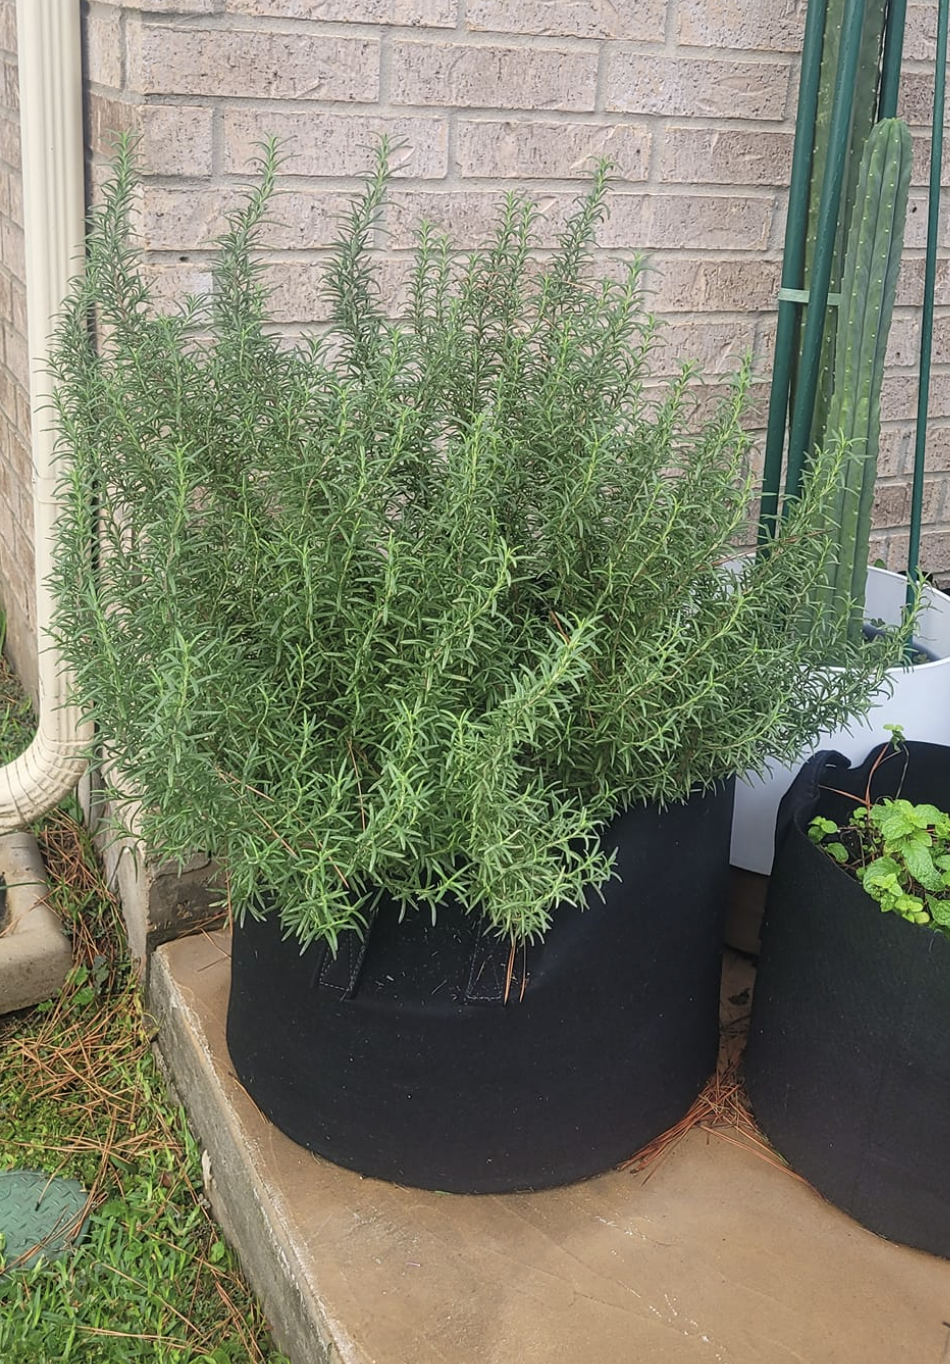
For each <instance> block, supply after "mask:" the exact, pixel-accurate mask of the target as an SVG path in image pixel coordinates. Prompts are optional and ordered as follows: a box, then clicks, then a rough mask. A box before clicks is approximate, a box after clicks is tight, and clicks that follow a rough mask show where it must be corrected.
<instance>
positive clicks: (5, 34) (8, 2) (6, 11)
mask: <svg viewBox="0 0 950 1364" xmlns="http://www.w3.org/2000/svg"><path fill="white" fill-rule="evenodd" d="M0 52H16V0H3V3H2V4H0Z"/></svg>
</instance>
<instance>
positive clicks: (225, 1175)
mask: <svg viewBox="0 0 950 1364" xmlns="http://www.w3.org/2000/svg"><path fill="white" fill-rule="evenodd" d="M742 969H743V968H742V967H741V966H740V965H739V964H738V963H737V962H736V961H735V960H733V961H731V962H730V972H731V973H732V974H731V975H730V978H729V982H728V984H727V988H726V994H728V995H734V994H735V993H736V992H737V990H738V989H739V988H740V987H741V984H742V980H743V977H742ZM737 971H738V973H739V974H738V975H737V974H736V972H737ZM228 973H229V939H228V937H227V935H226V934H223V933H219V934H210V935H203V936H198V937H193V938H187V939H182V940H179V941H178V942H175V943H170V944H167V945H166V946H164V947H162V948H160V949H159V950H158V951H157V952H156V954H155V956H154V958H153V962H152V970H151V978H150V1002H151V1008H152V1010H153V1012H154V1013H155V1015H156V1017H157V1019H158V1021H159V1047H160V1050H161V1052H162V1055H163V1057H164V1059H165V1062H166V1064H167V1066H168V1067H169V1069H170V1071H171V1074H172V1076H173V1080H174V1084H175V1085H176V1087H177V1089H178V1092H179V1094H180V1096H181V1098H182V1100H183V1102H184V1104H185V1106H186V1108H187V1110H188V1112H189V1115H190V1118H191V1121H192V1124H193V1127H194V1130H195V1132H196V1134H197V1135H198V1137H199V1139H200V1140H201V1142H202V1143H203V1144H204V1146H205V1148H206V1151H207V1161H206V1165H207V1168H208V1172H209V1182H208V1184H209V1196H210V1198H211V1202H212V1206H213V1208H214V1210H215V1213H216V1214H217V1216H218V1218H219V1219H220V1221H221V1223H222V1226H223V1227H224V1230H225V1233H226V1235H227V1236H228V1238H229V1239H230V1240H231V1241H232V1243H233V1244H234V1245H235V1246H236V1248H237V1250H238V1253H239V1254H240V1256H241V1259H242V1261H243V1263H244V1267H245V1269H246V1271H247V1273H248V1275H249V1277H250V1279H251V1281H252V1282H253V1284H254V1286H255V1287H256V1289H257V1291H258V1293H259V1294H260V1296H261V1299H262V1301H263V1304H264V1308H265V1311H266V1312H267V1313H268V1316H269V1319H270V1321H271V1324H272V1327H273V1330H274V1335H275V1338H276V1340H277V1341H278V1342H279V1344H280V1345H281V1347H282V1348H283V1349H284V1350H285V1351H286V1352H287V1353H288V1354H289V1356H290V1357H291V1359H292V1360H293V1361H294V1364H786V1362H787V1364H904V1361H908V1364H909V1362H910V1361H914V1364H946V1361H948V1360H950V1327H948V1322H950V1262H947V1261H944V1260H939V1259H936V1258H934V1257H931V1256H928V1255H924V1254H922V1253H920V1252H917V1251H912V1250H908V1249H906V1248H904V1247H900V1246H894V1245H891V1244H890V1243H888V1242H886V1241H883V1240H881V1239H880V1238H879V1237H877V1236H874V1235H872V1234H871V1233H870V1232H868V1231H865V1230H864V1229H863V1228H861V1227H860V1226H858V1225H857V1224H856V1223H854V1222H853V1221H851V1219H850V1218H848V1217H846V1216H845V1215H844V1214H843V1213H840V1212H838V1211H837V1210H836V1209H834V1208H832V1207H830V1206H829V1205H828V1204H826V1203H825V1202H824V1201H823V1200H822V1199H821V1198H820V1197H819V1196H818V1195H817V1194H816V1193H815V1192H814V1191H813V1190H811V1189H810V1188H809V1187H808V1186H807V1185H806V1184H804V1183H803V1182H802V1181H800V1180H799V1179H798V1178H797V1177H796V1176H794V1175H792V1174H790V1173H789V1172H788V1171H786V1170H784V1169H781V1168H779V1167H778V1166H777V1165H776V1164H774V1163H771V1162H770V1161H769V1160H767V1159H765V1158H763V1157H762V1156H761V1155H760V1154H756V1153H754V1152H753V1151H751V1150H750V1149H748V1148H747V1147H742V1146H737V1145H735V1144H733V1143H731V1142H730V1141H729V1140H726V1139H724V1138H723V1137H721V1136H719V1135H715V1134H709V1133H705V1132H702V1131H699V1130H694V1131H692V1132H691V1133H690V1134H689V1135H688V1136H687V1137H686V1138H684V1139H683V1140H682V1141H681V1142H680V1143H679V1144H678V1145H677V1146H676V1147H675V1149H673V1150H672V1151H671V1152H670V1154H668V1155H667V1156H666V1158H665V1159H664V1160H663V1161H662V1162H661V1163H659V1164H658V1165H655V1166H653V1167H652V1170H648V1171H647V1173H646V1174H645V1175H644V1174H640V1175H632V1174H627V1173H623V1172H617V1173H612V1174H608V1175H604V1176H602V1177H600V1178H598V1179H593V1180H590V1181H588V1182H587V1183H584V1184H580V1185H575V1186H573V1187H571V1188H567V1189H559V1190H554V1191H549V1192H545V1193H540V1194H517V1195H511V1196H508V1197H494V1196H492V1197H463V1196H457V1195H450V1194H434V1193H424V1192H419V1191H417V1190H413V1189H405V1188H400V1187H398V1186H394V1185H388V1184H384V1183H380V1182H379V1181H376V1180H372V1179H363V1178H361V1177H360V1176H359V1175H356V1174H353V1173H352V1172H350V1171H348V1170H342V1169H338V1168H337V1167H335V1166H333V1165H330V1164H329V1163H328V1162H326V1161H324V1160H321V1159H320V1158H319V1157H316V1156H313V1155H311V1154H310V1153H309V1152H307V1151H306V1150H304V1149H302V1148H301V1147H299V1146H296V1145H295V1144H294V1143H293V1142H291V1141H289V1140H288V1139H287V1138H286V1137H284V1136H282V1135H281V1133H279V1132H278V1131H276V1129H274V1128H273V1127H272V1126H271V1125H270V1124H269V1123H268V1122H267V1120H266V1119H265V1118H264V1117H263V1116H262V1115H261V1114H260V1113H259V1111H258V1110H257V1108H256V1107H255V1105H254V1103H253V1102H252V1100H251V1099H250V1098H249V1096H248V1095H247V1093H246V1092H245V1091H244V1090H243V1088H242V1087H241V1085H240V1084H239V1083H238V1081H237V1080H236V1079H235V1077H234V1074H233V1072H232V1069H231V1066H230V1061H229V1057H228V1054H227V1048H226V1045H225V1035H224V1024H225V1014H226V1008H227V993H228ZM261 1026H262V1027H266V1020H262V1021H261ZM314 1065H315V1066H318V1065H319V1057H314ZM620 1082H622V1081H621V1077H618V1083H620ZM724 1135H725V1136H726V1137H728V1133H727V1134H724Z"/></svg>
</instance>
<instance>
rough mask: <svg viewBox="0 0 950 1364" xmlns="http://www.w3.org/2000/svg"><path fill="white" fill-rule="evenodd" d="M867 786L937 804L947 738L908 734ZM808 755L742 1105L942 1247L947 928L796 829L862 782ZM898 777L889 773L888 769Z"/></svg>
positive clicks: (791, 818) (948, 1074)
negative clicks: (919, 915) (910, 915)
mask: <svg viewBox="0 0 950 1364" xmlns="http://www.w3.org/2000/svg"><path fill="white" fill-rule="evenodd" d="M906 748H907V750H908V753H909V761H908V763H907V765H906V774H905V765H904V761H903V759H902V758H901V757H900V756H895V757H891V758H889V759H888V760H887V761H886V762H885V763H884V764H883V765H882V767H880V768H879V769H878V772H877V773H876V774H875V777H874V781H873V784H872V788H871V794H872V798H874V799H877V798H880V797H883V796H892V797H893V796H895V795H896V794H897V793H898V785H900V794H901V795H902V796H905V797H906V798H907V799H908V800H911V801H914V802H917V801H929V802H931V803H932V804H934V805H938V806H940V807H941V808H943V809H947V808H948V807H950V749H947V748H944V747H941V746H938V745H936V744H925V743H908V744H907V745H906ZM879 752H880V746H878V747H876V748H875V749H874V751H873V753H871V754H870V755H869V757H868V759H867V760H866V761H865V762H864V763H863V764H862V766H861V767H859V768H855V769H851V770H848V763H847V760H846V759H844V758H842V757H841V756H840V754H829V753H819V754H817V755H816V756H815V757H814V758H813V759H812V760H811V761H810V762H809V763H808V764H807V765H806V766H805V768H803V770H802V772H801V773H800V774H799V776H798V778H797V779H796V781H795V782H794V783H793V785H792V786H791V788H790V789H789V792H788V794H787V796H786V797H785V800H784V801H783V803H782V807H781V809H780V812H779V836H778V839H777V842H778V843H779V852H778V855H777V857H776V862H775V867H774V870H773V872H772V880H771V885H770V889H769V897H768V901H767V904H766V911H765V920H764V923H763V928H762V954H761V957H760V961H759V972H758V977H757V980H756V985H755V995H754V999H753V1007H752V1020H751V1028H750V1034H749V1042H748V1047H747V1050H746V1059H745V1077H746V1084H747V1087H748V1093H749V1098H750V1100H751V1102H752V1107H753V1110H754V1112H755V1116H756V1119H757V1120H758V1122H759V1123H760V1124H761V1126H762V1128H763V1130H764V1131H765V1132H766V1134H767V1135H768V1137H769V1139H770V1140H771V1141H772V1142H773V1143H774V1144H775V1146H776V1148H777V1149H778V1150H779V1151H780V1152H781V1153H782V1155H783V1156H785V1157H786V1159H787V1160H788V1161H789V1163H790V1164H791V1165H792V1166H793V1168H794V1169H796V1170H798V1171H799V1172H800V1173H801V1174H802V1175H804V1176H805V1178H806V1179H808V1180H809V1181H810V1182H811V1183H812V1184H813V1185H814V1186H815V1188H816V1189H818V1190H819V1191H820V1192H821V1193H822V1194H824V1195H825V1197H826V1198H828V1199H830V1200H831V1201H832V1202H833V1203H836V1204H837V1205H838V1206H839V1207H841V1208H843V1209H844V1210H845V1211H846V1212H848V1213H850V1214H851V1215H852V1216H853V1217H856V1218H857V1219H858V1220H859V1221H860V1222H863V1223H864V1225H865V1226H867V1227H870V1228H871V1230H872V1231H876V1232H878V1233H879V1234H880V1235H882V1236H887V1237H889V1238H890V1239H891V1240H894V1241H902V1242H905V1243H906V1244H907V1245H911V1246H916V1247H917V1248H919V1249H921V1250H928V1251H931V1252H932V1253H934V1254H937V1255H945V1256H950V1159H948V1155H950V940H948V939H946V938H945V937H943V936H942V935H941V934H939V933H936V932H934V931H933V930H932V929H929V928H926V927H920V926H918V925H915V924H910V923H907V922H906V921H905V920H904V919H901V918H900V917H899V916H898V915H896V914H884V913H882V911H881V909H880V907H879V906H878V905H877V904H876V903H875V901H873V900H872V899H871V898H870V896H868V895H867V894H865V892H864V891H863V890H862V888H861V886H860V885H859V884H858V882H857V881H855V880H854V879H853V877H851V876H849V875H848V873H847V872H845V871H844V870H843V869H842V868H841V867H839V866H837V864H836V863H834V862H833V861H832V860H831V858H830V857H829V856H828V855H827V853H825V852H823V851H822V850H821V849H820V848H819V847H818V846H817V845H816V844H814V843H812V842H811V840H810V839H809V838H808V836H807V833H806V830H807V826H808V822H809V820H810V819H811V818H812V817H813V816H814V815H816V814H822V815H827V816H828V817H829V818H831V819H834V820H836V821H838V822H839V823H840V822H841V821H842V820H845V819H847V818H848V817H849V813H850V811H851V809H853V806H854V802H853V801H851V800H848V799H847V798H846V797H843V796H837V795H834V794H831V793H830V792H828V791H826V790H819V786H823V787H829V786H831V787H838V788H839V789H841V790H844V791H848V792H851V793H854V794H863V792H864V790H865V788H866V786H867V781H868V774H869V772H870V769H871V765H872V763H873V760H874V758H875V757H876V756H877V754H878V753H879ZM902 778H903V780H902Z"/></svg>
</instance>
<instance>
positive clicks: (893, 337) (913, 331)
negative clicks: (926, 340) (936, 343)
mask: <svg viewBox="0 0 950 1364" xmlns="http://www.w3.org/2000/svg"><path fill="white" fill-rule="evenodd" d="M919 352H920V317H919V315H918V314H916V313H915V314H906V313H900V312H898V313H895V315H894V317H893V319H892V321H891V330H890V333H889V335H888V338H887V352H886V355H885V359H884V365H885V368H886V369H895V368H905V367H906V366H908V365H916V364H917V360H918V356H919Z"/></svg>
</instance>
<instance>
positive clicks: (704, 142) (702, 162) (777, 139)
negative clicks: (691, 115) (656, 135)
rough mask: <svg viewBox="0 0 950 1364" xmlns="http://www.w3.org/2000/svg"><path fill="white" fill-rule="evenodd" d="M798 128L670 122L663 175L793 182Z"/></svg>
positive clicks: (663, 142) (694, 180)
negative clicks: (677, 124)
mask: <svg viewBox="0 0 950 1364" xmlns="http://www.w3.org/2000/svg"><path fill="white" fill-rule="evenodd" d="M793 141H794V135H793V134H792V133H779V132H772V131H770V130H765V129H755V130H754V131H747V130H740V129H733V128H695V127H687V128H683V127H671V128H667V129H666V130H665V131H664V133H663V136H662V138H660V141H659V146H660V180H661V181H667V182H669V183H671V184H680V185H775V186H777V187H784V186H786V185H787V184H788V177H789V171H790V169H791V164H792V143H793Z"/></svg>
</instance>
